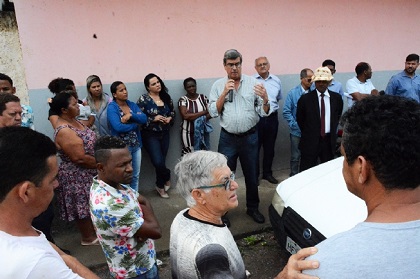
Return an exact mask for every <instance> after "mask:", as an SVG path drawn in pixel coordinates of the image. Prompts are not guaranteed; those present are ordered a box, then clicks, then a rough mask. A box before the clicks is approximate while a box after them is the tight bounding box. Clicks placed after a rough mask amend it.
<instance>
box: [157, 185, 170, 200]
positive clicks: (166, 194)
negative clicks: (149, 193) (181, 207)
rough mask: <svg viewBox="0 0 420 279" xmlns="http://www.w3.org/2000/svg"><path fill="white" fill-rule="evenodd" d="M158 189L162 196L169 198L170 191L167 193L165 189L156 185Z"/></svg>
mask: <svg viewBox="0 0 420 279" xmlns="http://www.w3.org/2000/svg"><path fill="white" fill-rule="evenodd" d="M156 191H157V193H158V195H159V196H160V197H161V198H163V199H169V195H168V193H166V191H165V189H162V188H159V187H156Z"/></svg>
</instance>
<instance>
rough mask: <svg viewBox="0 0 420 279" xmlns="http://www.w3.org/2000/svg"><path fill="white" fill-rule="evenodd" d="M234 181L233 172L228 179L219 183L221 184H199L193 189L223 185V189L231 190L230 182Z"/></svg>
mask: <svg viewBox="0 0 420 279" xmlns="http://www.w3.org/2000/svg"><path fill="white" fill-rule="evenodd" d="M232 181H235V173H233V172H232V173H231V174H230V177H229V178H228V179H226V181H225V182H223V183H221V184H216V185H209V186H199V187H196V188H195V189H210V188H216V187H225V190H226V191H227V190H231V187H230V186H231V182H232Z"/></svg>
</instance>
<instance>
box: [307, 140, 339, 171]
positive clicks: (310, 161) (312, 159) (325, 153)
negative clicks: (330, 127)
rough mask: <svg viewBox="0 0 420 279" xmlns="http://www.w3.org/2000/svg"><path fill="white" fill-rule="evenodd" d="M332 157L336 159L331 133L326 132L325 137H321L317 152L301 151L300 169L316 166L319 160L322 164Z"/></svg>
mask: <svg viewBox="0 0 420 279" xmlns="http://www.w3.org/2000/svg"><path fill="white" fill-rule="evenodd" d="M332 159H334V154H333V152H332V148H331V135H330V134H326V135H325V137H320V138H319V143H318V148H317V150H316V151H315V152H310V153H306V152H302V151H301V152H300V171H301V172H302V171H304V170H307V169H310V168H312V167H315V166H316V165H318V162H319V163H321V164H322V163H325V162H328V161H330V160H332ZM318 160H319V161H318Z"/></svg>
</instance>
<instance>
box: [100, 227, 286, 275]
mask: <svg viewBox="0 0 420 279" xmlns="http://www.w3.org/2000/svg"><path fill="white" fill-rule="evenodd" d="M236 244H237V245H238V247H239V251H240V252H241V254H242V258H243V259H244V263H245V268H246V269H247V270H248V271H249V272H250V273H251V276H250V277H249V278H255V279H268V278H274V276H275V275H277V274H278V273H279V272H280V271H281V270H282V269H283V267H284V266H285V264H286V262H287V259H288V257H289V254H288V253H287V251H286V250H284V249H282V248H280V246H279V245H278V244H277V242H276V240H275V238H274V235H273V232H272V231H266V232H262V233H259V234H254V235H251V236H248V237H244V238H241V239H238V240H237V241H236ZM157 258H158V259H159V260H161V261H162V265H160V266H159V276H160V278H161V279H170V278H171V267H170V260H169V254H168V252H163V253H158V254H157ZM92 270H93V271H94V272H95V273H96V274H97V275H98V276H100V277H101V278H103V279H108V278H109V279H111V278H112V277H111V276H110V275H109V272H108V267H107V266H98V267H96V268H93V269H92Z"/></svg>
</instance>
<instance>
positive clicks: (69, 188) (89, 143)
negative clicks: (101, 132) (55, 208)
mask: <svg viewBox="0 0 420 279" xmlns="http://www.w3.org/2000/svg"><path fill="white" fill-rule="evenodd" d="M82 125H83V124H82ZM83 127H84V128H85V129H84V130H79V129H77V128H75V127H73V126H70V125H60V126H58V127H57V128H56V129H55V132H54V139H55V138H56V137H57V134H58V133H59V132H60V130H61V129H63V128H70V129H71V130H73V131H74V132H76V134H77V135H78V136H79V137H80V138H81V139H82V140H83V146H84V149H85V153H86V154H89V155H92V156H93V155H94V150H93V147H94V145H95V141H96V135H95V132H93V131H92V130H91V129H89V128H87V127H86V126H85V125H83ZM58 155H59V156H60V159H61V162H60V167H59V169H58V183H59V185H58V187H57V189H56V190H55V193H56V197H57V202H58V204H59V212H60V218H61V219H63V220H65V221H73V220H75V219H84V218H89V217H90V212H89V190H90V186H91V185H92V179H93V177H94V176H95V175H96V174H97V171H96V169H87V168H83V167H81V166H78V165H76V164H74V163H73V162H72V161H71V160H70V158H69V156H67V155H66V154H65V153H64V152H63V150H59V151H58Z"/></svg>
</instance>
